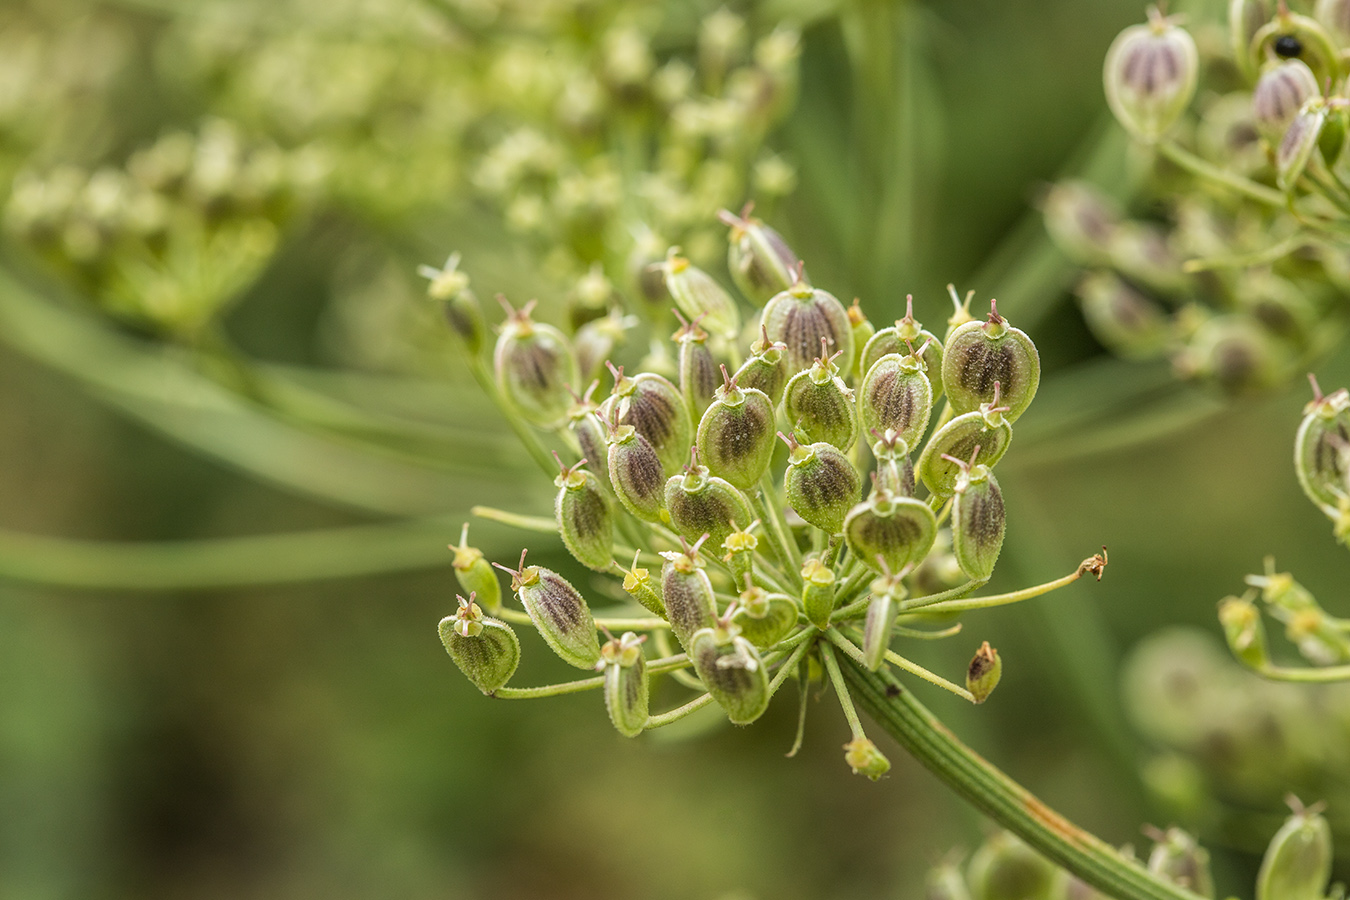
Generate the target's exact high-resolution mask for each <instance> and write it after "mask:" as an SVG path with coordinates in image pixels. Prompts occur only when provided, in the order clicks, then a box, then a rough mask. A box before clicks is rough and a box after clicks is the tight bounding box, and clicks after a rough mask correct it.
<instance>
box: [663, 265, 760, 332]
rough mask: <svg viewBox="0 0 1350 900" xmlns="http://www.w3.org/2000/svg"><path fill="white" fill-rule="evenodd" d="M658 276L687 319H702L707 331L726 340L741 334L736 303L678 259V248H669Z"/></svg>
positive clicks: (712, 281) (703, 274) (695, 268)
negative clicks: (661, 277) (660, 276)
mask: <svg viewBox="0 0 1350 900" xmlns="http://www.w3.org/2000/svg"><path fill="white" fill-rule="evenodd" d="M661 272H662V274H664V275H665V279H666V290H667V291H669V292H670V296H671V298H672V299H674V301H675V305H676V306H678V307H679V308H680V311H681V312H682V313H684V314H685V315H686V316H688V317H689V318H690V319H692V320H699V319H701V320H702V321H703V324H704V325H705V326H706V327H707V328H709V329H710V330H712V331H713V332H715V333H716V334H718V335H721V336H722V337H726V338H734V337H735V336H736V333H737V332H738V331H740V328H741V314H740V311H739V310H737V308H736V301H735V300H733V299H732V297H731V295H730V294H728V293H727V292H726V289H725V288H723V287H722V286H721V285H720V284H718V283H717V280H716V279H714V278H713V277H712V276H711V275H709V274H708V273H707V272H704V271H703V270H702V269H700V268H699V267H698V266H695V265H693V264H691V263H690V262H689V260H688V259H686V258H684V257H683V256H680V254H679V252H678V250H677V248H675V247H672V248H670V252H669V253H667V254H666V260H665V262H663V263H661Z"/></svg>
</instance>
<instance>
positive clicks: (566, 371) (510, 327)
mask: <svg viewBox="0 0 1350 900" xmlns="http://www.w3.org/2000/svg"><path fill="white" fill-rule="evenodd" d="M498 299H500V300H501V302H502V304H503V306H505V307H506V309H507V320H506V322H505V323H504V324H503V325H502V330H501V334H500V335H498V337H497V348H496V350H495V351H494V352H493V365H494V368H495V370H496V374H497V386H498V387H499V388H500V389H501V392H502V395H503V396H504V397H505V398H506V400H507V401H508V402H509V403H510V404H511V405H512V406H513V407H515V408H516V410H517V411H519V413H520V414H521V416H522V417H524V418H525V419H526V420H527V421H528V422H530V423H532V424H534V425H537V426H538V427H540V428H557V427H559V426H561V425H563V424H565V423H566V422H567V415H568V413H569V412H570V411H571V409H572V396H571V394H570V392H569V391H568V385H573V384H578V383H579V379H578V377H577V363H576V359H575V358H574V357H573V355H572V348H571V347H570V346H569V345H568V343H567V338H565V337H564V336H563V333H562V332H561V331H559V330H558V329H556V328H554V327H553V326H552V325H545V324H543V323H541V322H536V321H534V320H533V319H532V318H531V317H530V312H531V311H532V310H533V309H534V305H535V304H534V301H533V300H531V301H530V302H529V303H527V304H525V306H524V307H523V308H522V309H520V310H519V311H516V310H512V309H511V306H510V304H508V303H507V302H506V300H505V299H504V298H498Z"/></svg>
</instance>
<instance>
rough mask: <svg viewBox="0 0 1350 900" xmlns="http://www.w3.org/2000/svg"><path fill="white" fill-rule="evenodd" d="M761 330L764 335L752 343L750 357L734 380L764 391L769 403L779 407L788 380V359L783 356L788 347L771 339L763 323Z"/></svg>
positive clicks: (744, 386) (746, 386)
mask: <svg viewBox="0 0 1350 900" xmlns="http://www.w3.org/2000/svg"><path fill="white" fill-rule="evenodd" d="M760 332H761V334H763V337H762V338H761V339H760V340H758V341H755V343H753V344H751V345H750V357H749V358H748V359H747V360H746V361H745V362H744V363H742V364H741V367H740V368H739V369H737V370H736V376H735V379H734V380H735V382H736V383H737V384H739V385H740V386H741V387H742V388H754V389H755V390H757V391H763V392H764V396H766V397H768V398H769V403H771V404H773V406H774V407H775V408H777V406H778V403H779V401H781V400H782V399H783V388H785V387H786V386H787V382H788V370H787V361H786V360H785V358H784V356H783V353H784V351H785V350H786V349H787V347H786V346H784V345H783V344H781V343H779V342H777V341H771V340H769V336H768V334H767V330H766V329H765V328H764V326H763V325H761V326H760Z"/></svg>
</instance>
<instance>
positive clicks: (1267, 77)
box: [1252, 59, 1321, 147]
mask: <svg viewBox="0 0 1350 900" xmlns="http://www.w3.org/2000/svg"><path fill="white" fill-rule="evenodd" d="M1320 95H1321V90H1320V89H1319V88H1318V86H1317V76H1316V75H1314V74H1313V71H1312V69H1310V68H1308V64H1307V63H1305V62H1304V61H1303V60H1301V59H1290V60H1285V61H1284V62H1282V63H1280V64H1279V65H1276V66H1272V67H1271V68H1269V69H1267V70H1266V71H1265V72H1264V73H1263V74H1262V75H1261V77H1260V79H1258V80H1257V82H1256V87H1255V88H1254V89H1253V90H1252V121H1253V122H1254V123H1255V124H1256V130H1257V131H1259V132H1260V133H1261V136H1262V137H1263V138H1265V139H1266V141H1267V142H1268V143H1269V144H1270V146H1272V147H1278V146H1280V144H1281V142H1282V141H1283V140H1284V133H1285V132H1286V131H1287V130H1289V125H1290V123H1292V122H1293V121H1294V117H1295V116H1297V115H1298V111H1299V110H1300V109H1302V108H1303V104H1305V103H1307V102H1308V101H1309V100H1311V99H1312V98H1313V97H1317V96H1320Z"/></svg>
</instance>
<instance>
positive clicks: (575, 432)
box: [567, 381, 614, 492]
mask: <svg viewBox="0 0 1350 900" xmlns="http://www.w3.org/2000/svg"><path fill="white" fill-rule="evenodd" d="M599 386H600V382H598V381H592V382H591V386H590V387H588V388H587V389H586V393H585V394H584V395H582V396H581V397H576V398H574V399H575V400H576V402H575V403H573V404H572V409H571V411H570V412H568V414H567V417H568V423H567V427H568V429H570V430H571V432H572V436H573V437H575V438H576V440H577V447H579V448H580V449H581V455H582V456H584V457H585V458H586V459H588V460H590V461H591V465H592V466H594V467H595V471H593V472H592V473H591V474H592V475H594V476H595V477H596V478H597V479H598V480H599V481H600V483H601V484H603V485H604V486H605V490H607V491H611V492H613V490H614V486H613V485H611V484H610V482H609V442H608V441H607V440H606V438H605V435H606V429H605V423H604V420H603V419H602V418H601V417H600V413H599V412H598V410H597V407H596V405H595V403H594V402H593V401H592V400H591V395H592V394H594V393H595V389H596V388H597V387H599Z"/></svg>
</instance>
